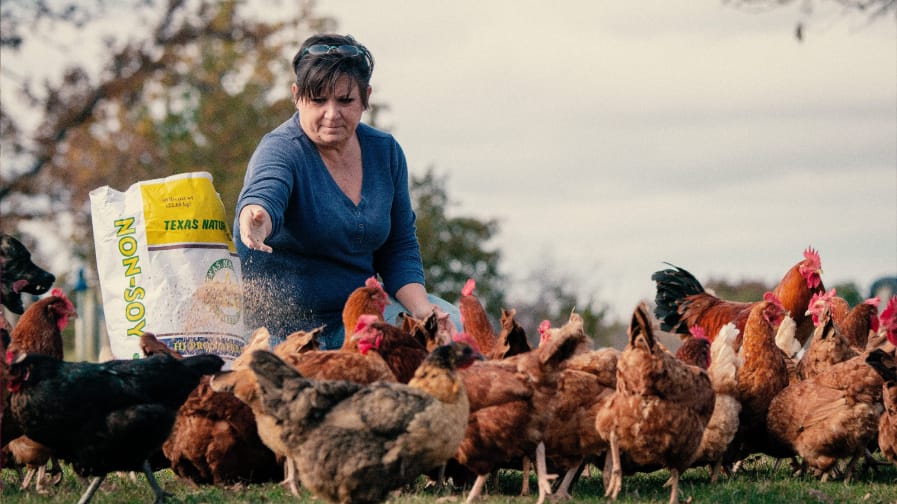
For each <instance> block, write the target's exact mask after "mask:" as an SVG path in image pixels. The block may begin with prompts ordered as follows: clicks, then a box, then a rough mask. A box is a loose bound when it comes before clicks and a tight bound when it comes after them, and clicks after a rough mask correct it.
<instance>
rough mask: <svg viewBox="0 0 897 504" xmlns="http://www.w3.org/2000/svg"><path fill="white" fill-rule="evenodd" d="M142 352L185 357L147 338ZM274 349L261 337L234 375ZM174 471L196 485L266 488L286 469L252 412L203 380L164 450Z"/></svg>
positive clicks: (254, 339)
mask: <svg viewBox="0 0 897 504" xmlns="http://www.w3.org/2000/svg"><path fill="white" fill-rule="evenodd" d="M140 346H141V349H142V350H143V352H144V355H146V356H147V357H150V356H152V355H155V354H158V353H166V354H169V355H172V356H173V357H175V358H177V359H181V358H182V357H181V356H180V355H179V354H178V353H177V352H174V351H173V350H171V349H169V348H168V347H167V346H166V345H165V344H164V343H162V342H160V341H159V340H157V339H156V338H155V337H154V336H153V335H152V334H151V333H146V332H145V333H143V335H142V336H141V338H140ZM268 348H270V340H269V335H268V333H267V331H264V332H260V331H256V332H255V333H254V334H253V336H252V338H251V339H250V341H249V343H247V344H246V345H245V346H244V347H243V351H242V353H241V356H240V357H239V358H238V359H235V360H234V362H233V363H232V367H231V369H234V366H235V367H236V369H240V368H245V367H246V366H248V355H249V353H250V352H252V351H254V350H257V349H263V350H266V349H268ZM162 452H163V454H164V456H165V458H166V460H167V461H168V462H169V465H170V467H171V469H172V470H173V471H174V473H175V474H177V475H178V476H180V477H181V478H184V479H187V480H190V481H192V482H193V483H195V484H210V483H211V484H215V485H229V484H236V483H262V482H266V481H271V480H273V479H275V478H282V477H283V465H282V464H278V463H277V459H276V457H275V455H274V452H272V451H271V450H270V449H269V448H268V447H267V446H266V445H265V444H264V443H262V440H261V439H260V438H259V434H258V429H257V427H256V424H255V416H254V415H253V413H252V409H251V408H249V406H248V405H246V403H244V402H243V401H241V400H239V399H237V397H235V396H234V394H233V393H231V392H216V391H214V390H212V388H211V386H210V385H209V377H208V376H204V377H203V378H202V379H201V380H200V382H199V384H198V385H197V387H196V388H195V389H193V391H192V392H191V393H190V395H189V396H188V397H187V400H186V401H185V402H184V404H183V405H181V407H180V408H179V409H178V412H177V418H176V419H175V422H174V425H173V427H172V429H171V434H170V435H169V436H168V439H166V440H165V443H164V444H163V445H162Z"/></svg>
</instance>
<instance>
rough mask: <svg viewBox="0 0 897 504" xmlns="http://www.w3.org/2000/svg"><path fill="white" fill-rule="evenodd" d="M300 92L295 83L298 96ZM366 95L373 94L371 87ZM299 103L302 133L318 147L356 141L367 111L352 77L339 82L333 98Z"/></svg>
mask: <svg viewBox="0 0 897 504" xmlns="http://www.w3.org/2000/svg"><path fill="white" fill-rule="evenodd" d="M296 92H297V87H296V84H293V96H294V97H295V96H296ZM365 92H366V93H368V94H370V92H371V89H370V87H368V89H366V90H365ZM295 101H296V110H298V111H299V124H300V125H301V126H302V130H303V131H305V134H306V135H308V137H309V138H310V139H311V141H312V142H314V143H315V145H318V146H319V147H325V148H326V147H340V146H342V145H344V144H345V143H346V142H347V141H348V140H349V139H350V138H352V137H353V136H354V135H355V128H356V127H358V123H359V122H361V114H362V113H363V112H364V105H363V104H362V103H361V95H360V94H359V90H358V86H357V85H356V84H355V82H353V81H351V80H350V79H349V78H348V77H342V78H340V79H339V80H337V82H336V86H334V89H333V94H332V95H331V96H315V97H313V98H311V99H308V100H306V99H298V100H295Z"/></svg>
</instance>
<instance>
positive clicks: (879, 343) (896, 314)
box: [866, 294, 897, 350]
mask: <svg viewBox="0 0 897 504" xmlns="http://www.w3.org/2000/svg"><path fill="white" fill-rule="evenodd" d="M885 345H890V346H891V349H892V350H893V347H895V346H897V294H894V295H893V296H891V297H890V298H889V299H888V304H887V305H886V306H885V309H884V310H882V311H881V315H879V316H878V330H877V331H875V333H874V334H870V335H869V341H867V342H866V350H874V349H876V348H882V347H884V346H885Z"/></svg>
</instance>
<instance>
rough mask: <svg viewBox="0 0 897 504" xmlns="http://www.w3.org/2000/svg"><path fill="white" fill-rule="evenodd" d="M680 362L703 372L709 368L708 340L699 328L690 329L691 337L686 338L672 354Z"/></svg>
mask: <svg viewBox="0 0 897 504" xmlns="http://www.w3.org/2000/svg"><path fill="white" fill-rule="evenodd" d="M674 355H675V356H676V358H677V359H679V360H681V361H682V362H684V363H686V364H689V365H692V366H698V367H699V368H701V369H703V370H705V371H706V370H707V368H708V367H710V340H709V339H707V336H706V335H705V334H704V329H703V328H702V327H701V326H695V327H692V328H691V337H690V338H686V339H684V340H683V341H682V344H681V345H679V348H677V349H676V353H675V354H674Z"/></svg>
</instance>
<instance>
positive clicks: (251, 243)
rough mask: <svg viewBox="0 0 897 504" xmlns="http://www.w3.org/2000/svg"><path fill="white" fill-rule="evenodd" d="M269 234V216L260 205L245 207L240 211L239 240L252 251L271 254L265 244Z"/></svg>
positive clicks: (269, 248)
mask: <svg viewBox="0 0 897 504" xmlns="http://www.w3.org/2000/svg"><path fill="white" fill-rule="evenodd" d="M270 234H271V216H270V215H268V212H267V211H265V209H264V208H262V207H261V206H260V205H246V206H245V207H243V209H242V210H240V240H241V241H242V242H243V245H246V246H247V247H249V248H250V249H252V250H260V251H262V252H271V251H272V249H271V247H269V246H268V245H267V244H266V243H265V239H266V238H268V235H270Z"/></svg>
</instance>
